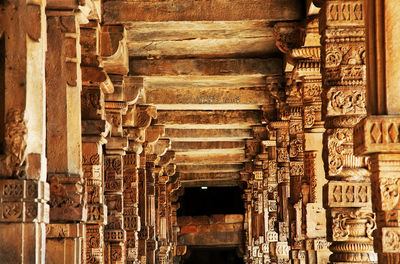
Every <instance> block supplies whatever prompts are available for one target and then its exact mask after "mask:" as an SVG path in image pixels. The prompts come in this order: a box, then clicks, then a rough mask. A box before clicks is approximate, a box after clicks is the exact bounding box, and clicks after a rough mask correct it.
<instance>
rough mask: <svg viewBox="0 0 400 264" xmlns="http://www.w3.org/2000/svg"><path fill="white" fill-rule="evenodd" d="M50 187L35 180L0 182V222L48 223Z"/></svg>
mask: <svg viewBox="0 0 400 264" xmlns="http://www.w3.org/2000/svg"><path fill="white" fill-rule="evenodd" d="M48 200H49V185H48V184H47V183H45V182H40V181H39V182H38V181H34V180H11V179H10V180H1V181H0V222H32V221H36V222H48V213H49V206H48V204H46V203H45V202H46V201H48Z"/></svg>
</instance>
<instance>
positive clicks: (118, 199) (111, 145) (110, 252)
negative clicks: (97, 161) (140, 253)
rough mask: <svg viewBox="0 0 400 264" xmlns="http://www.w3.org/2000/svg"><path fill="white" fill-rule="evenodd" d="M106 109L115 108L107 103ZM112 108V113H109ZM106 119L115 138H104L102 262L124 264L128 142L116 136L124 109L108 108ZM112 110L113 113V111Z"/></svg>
mask: <svg viewBox="0 0 400 264" xmlns="http://www.w3.org/2000/svg"><path fill="white" fill-rule="evenodd" d="M107 103H108V102H106V111H107V110H108V109H107V106H115V104H114V103H113V104H111V105H110V104H109V105H107ZM111 109H112V110H111ZM111 109H110V112H108V111H107V112H108V113H107V119H108V120H110V121H111V122H113V123H112V124H113V126H112V128H111V129H112V131H113V130H114V133H112V134H113V135H114V136H112V137H109V138H107V141H108V142H107V144H106V153H105V156H104V180H105V186H104V196H105V201H106V205H107V210H108V221H107V222H108V223H107V225H106V227H105V235H104V236H105V250H106V252H105V263H116V264H122V263H125V255H126V251H125V250H126V246H125V242H126V231H125V229H124V216H123V208H124V199H123V179H124V176H123V172H124V167H123V164H124V156H125V150H126V149H127V148H128V139H127V138H124V137H121V136H118V135H119V131H120V129H121V130H122V127H121V119H122V116H121V115H122V112H123V109H121V108H111ZM114 111H115V112H114Z"/></svg>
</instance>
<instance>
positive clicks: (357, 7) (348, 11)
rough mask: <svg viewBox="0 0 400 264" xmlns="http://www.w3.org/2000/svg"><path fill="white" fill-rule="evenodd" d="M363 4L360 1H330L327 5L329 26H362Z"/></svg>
mask: <svg viewBox="0 0 400 264" xmlns="http://www.w3.org/2000/svg"><path fill="white" fill-rule="evenodd" d="M363 12H364V11H363V4H362V2H360V1H348V2H342V1H332V2H330V3H328V4H327V20H328V22H327V23H328V24H329V25H335V24H338V25H341V26H343V25H349V26H356V25H361V26H363V25H364V20H363V19H364V13H363Z"/></svg>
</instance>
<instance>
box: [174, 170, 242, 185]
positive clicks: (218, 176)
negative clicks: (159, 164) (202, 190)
mask: <svg viewBox="0 0 400 264" xmlns="http://www.w3.org/2000/svg"><path fill="white" fill-rule="evenodd" d="M179 179H180V181H181V182H182V183H185V182H193V181H214V180H216V181H218V180H239V179H240V173H239V172H203V173H185V172H180V173H179Z"/></svg>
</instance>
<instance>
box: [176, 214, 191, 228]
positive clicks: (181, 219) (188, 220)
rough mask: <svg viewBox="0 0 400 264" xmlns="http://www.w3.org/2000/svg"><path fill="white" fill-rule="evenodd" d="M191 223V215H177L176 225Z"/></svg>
mask: <svg viewBox="0 0 400 264" xmlns="http://www.w3.org/2000/svg"><path fill="white" fill-rule="evenodd" d="M191 223H192V217H191V216H181V217H178V226H185V225H190V224H191Z"/></svg>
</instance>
